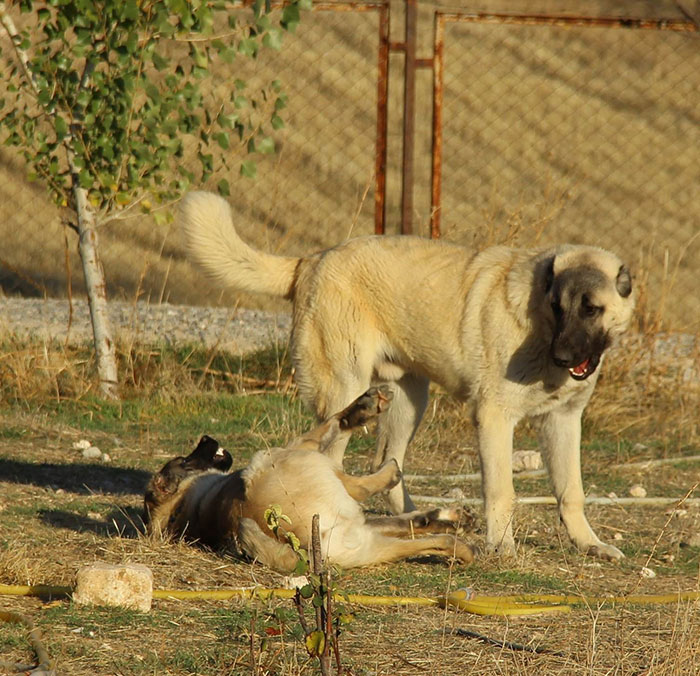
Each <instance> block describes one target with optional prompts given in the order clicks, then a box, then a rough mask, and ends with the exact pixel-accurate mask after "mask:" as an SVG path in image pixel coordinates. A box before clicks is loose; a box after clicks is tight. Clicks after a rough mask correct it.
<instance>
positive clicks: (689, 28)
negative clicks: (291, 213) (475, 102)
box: [430, 10, 698, 239]
mask: <svg viewBox="0 0 700 676" xmlns="http://www.w3.org/2000/svg"><path fill="white" fill-rule="evenodd" d="M448 23H492V24H500V25H514V24H516V25H527V26H550V27H551V26H561V27H567V28H570V27H572V26H578V27H604V28H625V29H632V30H665V31H677V32H697V31H698V27H697V26H696V25H695V23H693V22H692V21H685V20H680V19H631V18H613V17H583V16H547V15H539V14H530V15H528V14H491V13H454V12H441V11H440V10H437V11H436V12H435V17H434V35H433V60H432V61H433V129H432V174H431V198H430V237H431V238H433V239H437V238H439V237H440V218H441V213H440V209H441V198H442V140H443V139H442V113H443V95H444V68H445V55H444V47H445V26H446V25H447V24H448Z"/></svg>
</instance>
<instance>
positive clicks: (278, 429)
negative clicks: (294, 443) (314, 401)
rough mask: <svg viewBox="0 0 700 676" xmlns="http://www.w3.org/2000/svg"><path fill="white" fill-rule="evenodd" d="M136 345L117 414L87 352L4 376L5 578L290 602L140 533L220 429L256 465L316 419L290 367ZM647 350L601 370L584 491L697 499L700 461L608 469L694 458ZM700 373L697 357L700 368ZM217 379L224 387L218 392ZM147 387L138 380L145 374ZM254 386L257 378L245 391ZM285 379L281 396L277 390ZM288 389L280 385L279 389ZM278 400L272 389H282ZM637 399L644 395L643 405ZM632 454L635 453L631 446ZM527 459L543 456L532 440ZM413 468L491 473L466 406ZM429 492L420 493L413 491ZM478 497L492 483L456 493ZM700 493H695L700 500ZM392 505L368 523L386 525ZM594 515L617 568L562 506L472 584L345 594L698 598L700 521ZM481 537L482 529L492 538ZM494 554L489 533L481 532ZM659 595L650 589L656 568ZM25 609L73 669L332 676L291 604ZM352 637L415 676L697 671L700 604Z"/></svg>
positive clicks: (409, 577)
mask: <svg viewBox="0 0 700 676" xmlns="http://www.w3.org/2000/svg"><path fill="white" fill-rule="evenodd" d="M129 348H130V349H129V350H128V352H127V351H126V349H124V350H121V352H120V354H121V356H122V359H123V363H124V364H127V363H128V364H129V366H128V371H129V373H131V374H132V377H131V378H130V384H129V385H128V387H127V388H126V398H125V400H124V402H123V403H122V405H121V406H116V407H110V406H107V405H105V404H103V403H100V402H99V401H98V400H96V399H94V398H93V396H92V392H93V391H94V386H93V381H92V378H91V375H90V374H91V360H90V358H89V350H81V349H78V348H75V347H70V348H68V347H63V346H55V345H49V344H46V345H44V344H35V345H31V344H26V343H25V344H21V343H18V342H11V343H7V344H6V345H5V349H4V350H3V357H2V360H0V370H2V383H3V386H2V387H3V390H2V392H3V399H4V400H5V401H6V402H14V403H12V404H11V405H10V406H6V407H5V408H4V410H3V411H2V413H1V416H2V429H3V432H2V434H1V435H0V477H1V478H0V485H1V486H2V491H1V492H0V581H1V582H2V583H10V584H27V583H29V584H36V583H51V584H59V585H71V584H72V582H73V578H74V575H75V572H76V571H77V570H78V568H79V567H80V566H82V565H84V564H85V563H88V562H91V561H93V560H102V561H107V562H111V563H123V562H138V563H143V564H146V565H148V566H149V567H150V568H151V569H152V570H153V572H154V578H155V584H156V587H157V588H161V589H164V588H175V589H217V588H230V587H238V586H244V587H247V586H251V585H261V586H279V585H281V584H283V578H282V577H281V576H279V575H277V574H275V573H272V572H270V571H268V570H266V569H264V568H263V567H261V566H258V565H251V564H248V563H242V562H240V561H236V560H234V559H231V558H227V557H223V556H221V555H217V554H216V553H213V552H208V551H203V550H200V549H197V548H194V547H191V546H187V545H185V544H183V543H181V542H177V541H176V542H173V541H165V540H161V539H157V538H149V537H146V536H144V535H143V528H142V523H141V516H140V506H141V499H142V497H141V496H142V491H143V487H144V485H145V482H146V480H147V478H148V473H149V472H150V471H153V470H155V469H157V468H158V467H159V466H160V465H162V463H163V462H164V461H165V460H166V459H167V458H168V457H171V456H172V455H173V454H175V453H179V452H181V451H182V450H183V447H184V446H186V444H188V443H190V442H191V441H192V440H193V439H194V438H196V436H197V435H198V434H199V433H201V432H203V431H209V432H213V433H215V435H216V436H218V438H220V439H222V440H225V442H226V444H227V445H228V446H229V448H231V449H232V450H234V454H235V455H236V457H237V458H238V459H239V460H238V462H241V463H242V462H244V459H245V457H247V456H248V455H249V453H250V452H251V450H252V449H254V448H259V447H262V446H264V445H266V444H270V443H273V444H274V443H279V441H280V440H283V439H284V438H289V437H291V436H294V435H295V434H297V433H298V431H299V430H300V429H303V428H304V427H305V426H307V425H308V424H309V416H308V414H307V413H306V412H305V411H304V410H303V408H302V407H301V406H300V404H299V402H298V400H297V399H296V397H295V395H294V392H293V390H292V391H289V390H286V391H285V394H284V395H283V396H281V395H280V393H279V390H280V387H281V383H284V381H285V377H286V375H288V373H289V372H288V366H287V365H285V364H284V363H283V364H282V370H281V371H280V364H279V362H278V361H277V357H276V356H274V355H268V362H267V364H265V363H263V364H262V365H261V364H256V365H252V364H246V365H244V366H243V367H242V368H241V369H239V370H238V371H237V372H236V373H231V372H230V371H229V374H230V375H229V377H227V376H226V375H225V374H226V371H227V369H226V366H225V362H221V361H217V360H219V359H221V358H223V356H222V355H218V354H213V355H212V353H209V352H203V351H199V352H197V351H196V350H194V351H193V350H191V349H190V350H186V351H183V352H175V351H169V350H166V349H159V348H145V347H138V346H137V345H135V344H131V345H130V346H129ZM647 348H648V344H647V342H646V341H645V340H644V339H643V337H639V338H636V339H634V340H631V341H630V343H629V345H628V346H626V347H625V348H623V349H621V350H619V351H618V353H617V354H616V355H614V356H613V358H610V359H608V360H607V362H606V364H605V369H604V373H603V377H602V378H601V381H600V386H599V388H598V390H597V392H596V394H595V396H594V398H593V402H592V403H591V406H590V407H589V410H588V414H587V423H586V426H585V438H584V447H585V452H584V477H585V484H586V488H587V490H588V491H589V492H590V493H596V494H601V495H605V494H607V493H609V492H616V493H617V494H618V495H626V494H627V491H628V490H629V488H630V487H631V486H632V485H633V484H635V483H642V484H643V485H644V486H646V488H647V490H648V491H649V494H650V495H662V496H674V497H677V498H681V497H682V496H683V495H685V494H686V493H687V492H688V491H689V489H690V488H691V487H692V486H693V483H694V482H695V481H697V464H694V465H686V466H684V465H683V464H679V465H672V466H668V467H664V469H663V471H655V470H653V469H647V470H639V469H635V470H632V471H627V470H624V469H613V468H612V466H613V465H614V464H615V463H618V462H624V461H632V460H639V459H647V458H656V457H669V456H671V457H674V456H679V455H687V454H690V453H697V450H696V449H697V445H698V431H697V417H696V416H693V411H697V409H698V397H699V393H698V388H697V386H696V384H697V383H695V384H693V383H692V382H691V383H687V382H685V381H684V380H683V377H684V376H683V374H684V373H685V370H684V367H683V364H681V362H680V361H678V360H677V359H671V360H670V361H667V362H663V361H662V360H660V359H652V358H650V357H648V355H647V356H645V354H646V353H645V352H644V350H646V349H647ZM690 357H691V358H695V357H697V355H696V354H691V355H690ZM204 366H206V368H207V369H209V371H210V372H212V373H213V374H214V375H210V376H208V377H207V378H206V379H205V380H202V378H201V374H202V368H203V367H204ZM135 374H138V375H135ZM241 377H244V378H251V379H257V381H258V383H265V382H267V383H268V385H267V387H268V388H269V389H266V387H265V386H264V385H262V386H260V385H259V386H257V387H256V391H260V392H264V394H253V395H246V394H245V392H246V390H247V389H249V388H247V387H246V383H242V381H241V380H240V378H241ZM275 383H277V386H276V387H275V386H274V384H275ZM270 385H272V387H270ZM276 390H277V391H276ZM639 398H642V399H643V400H642V401H641V402H640V401H639ZM79 438H88V439H90V440H91V441H92V442H93V443H95V444H97V445H98V446H99V447H100V448H101V449H102V450H103V451H106V452H107V453H109V455H110V456H111V458H112V459H111V462H110V463H109V464H107V465H105V464H103V463H100V462H99V461H86V460H83V459H82V458H81V457H80V455H79V452H77V451H75V450H73V447H72V444H73V442H74V441H76V440H77V439H79ZM635 442H636V443H635ZM518 443H519V444H520V445H525V446H530V445H531V444H533V443H534V439H533V435H532V432H531V430H530V429H529V428H528V427H527V426H523V427H522V428H521V429H519V430H518ZM371 446H372V438H371V436H370V437H363V438H359V439H358V440H356V441H355V442H354V443H353V445H352V447H351V449H350V453H349V456H348V465H349V467H351V468H352V469H353V470H355V471H365V469H366V467H367V464H368V460H369V457H370V456H371V453H372V450H371ZM407 469H408V471H409V472H418V473H425V474H434V475H438V476H437V477H436V479H435V480H433V481H428V482H422V483H421V484H420V485H419V486H420V492H421V493H426V494H429V495H443V494H445V493H446V492H447V491H449V490H450V488H452V487H453V486H454V484H450V483H449V482H445V481H442V480H440V479H439V475H441V474H448V473H449V474H453V473H458V472H469V471H474V470H476V469H478V461H477V455H476V452H475V448H474V444H473V430H472V429H471V426H470V423H469V421H468V418H467V416H466V415H465V411H464V410H463V407H462V405H461V404H459V403H457V402H455V401H454V400H452V399H450V398H449V397H447V396H445V395H444V394H442V393H441V392H439V391H436V392H434V396H433V400H432V402H431V407H430V409H429V412H428V414H427V416H426V420H425V423H424V425H423V426H422V428H421V430H420V431H419V434H418V437H417V439H416V440H415V444H414V448H413V450H412V452H411V453H410V454H409V456H408V458H407ZM416 486H417V485H415V484H414V490H418V488H417V487H416ZM461 488H462V489H463V490H464V491H465V493H466V494H467V495H478V491H479V488H478V484H469V485H464V484H462V485H461ZM517 490H518V493H519V494H521V495H541V494H547V493H548V487H547V484H546V481H545V480H540V479H532V480H518V481H517ZM696 497H697V496H696ZM381 506H382V505H381V502H380V501H377V502H375V503H372V505H371V507H372V508H381ZM588 515H589V518H590V520H591V522H592V524H593V526H594V528H595V529H596V530H597V531H598V532H599V533H601V535H602V536H603V537H605V538H606V539H613V538H614V536H615V534H617V537H615V542H616V544H618V545H619V546H621V547H622V548H623V550H624V551H625V553H626V554H627V558H626V559H625V561H623V562H622V564H620V565H614V564H608V563H600V562H596V561H591V560H589V559H586V558H585V557H582V556H580V555H579V554H577V553H575V552H574V551H573V550H572V549H571V547H570V546H569V544H568V543H567V542H566V541H565V536H564V534H563V533H562V532H561V531H560V530H559V528H558V525H557V523H556V516H555V513H554V511H553V510H552V509H549V508H543V507H524V508H520V509H519V510H518V511H517V513H516V520H515V524H514V525H515V530H516V539H517V541H518V542H519V543H520V548H519V551H518V555H517V558H516V559H515V560H512V561H500V560H496V559H491V558H482V559H481V560H479V561H478V562H477V563H475V564H474V565H472V566H469V567H459V566H452V567H451V566H446V565H445V564H444V563H440V562H437V561H433V560H428V561H411V562H406V563H401V564H396V565H392V566H378V567H375V568H371V569H368V570H360V571H349V572H347V573H343V574H341V575H340V576H339V577H338V578H337V585H338V586H339V588H341V589H343V590H345V591H347V592H355V593H369V594H378V595H384V594H394V595H407V596H435V595H441V594H444V593H447V592H448V591H450V590H453V589H455V588H458V587H463V586H467V587H472V588H473V589H475V590H476V591H477V593H481V594H511V593H518V592H522V593H552V592H554V593H573V594H583V595H593V594H595V595H608V594H616V595H623V594H630V593H650V594H653V593H662V592H674V591H679V590H683V591H690V590H700V551H699V550H698V548H697V547H692V546H689V545H688V543H689V542H690V541H691V539H692V537H693V536H694V535H696V534H697V533H698V531H700V510H698V508H697V507H692V508H687V509H684V510H681V511H680V512H677V513H675V514H670V513H668V510H666V509H664V508H649V507H647V508H643V507H626V508H622V507H612V508H604V507H591V508H589V509H588ZM479 523H480V520H479V517H477V524H479ZM472 538H473V539H474V541H475V542H476V543H477V544H479V543H481V542H482V533H481V532H480V530H479V529H477V532H476V533H474V534H473V535H472ZM644 566H647V567H650V568H652V569H653V570H654V571H655V572H656V574H657V575H656V577H655V578H643V577H641V576H640V570H641V568H642V567H644ZM2 603H3V605H4V606H6V607H9V608H12V609H14V610H20V611H24V612H27V613H28V614H30V615H31V616H32V617H33V618H34V619H35V621H36V622H37V623H38V624H39V626H40V627H41V629H42V632H43V634H44V636H45V642H46V644H47V646H48V648H49V651H50V653H51V655H52V657H54V658H55V659H57V661H58V665H59V668H60V669H61V670H62V671H63V672H65V673H71V674H75V675H76V676H83V675H87V674H94V673H110V674H149V673H161V674H173V675H177V676H180V675H184V674H221V673H228V674H279V675H281V676H291V675H293V674H311V673H316V669H317V667H316V666H315V664H314V662H313V661H312V660H311V659H310V658H308V657H307V656H306V654H305V652H304V649H303V646H302V644H301V641H300V639H301V636H300V629H299V625H298V621H297V620H296V619H295V614H294V611H293V608H292V607H291V605H290V604H289V603H288V602H284V601H270V602H258V603H253V604H238V603H232V602H213V601H206V602H205V601H199V602H193V601H190V602H183V601H179V602H178V601H157V602H156V603H155V604H154V609H153V611H152V612H151V613H150V614H149V615H148V616H140V615H138V614H135V613H129V612H123V611H117V610H107V609H88V608H78V607H75V606H73V605H71V604H69V603H68V602H66V601H57V602H53V603H48V604H46V603H42V602H41V601H39V600H37V599H28V598H27V599H22V598H10V597H7V598H4V599H3V601H2ZM342 612H344V613H346V614H348V618H350V617H352V620H351V621H350V622H349V623H348V624H346V625H344V630H343V634H342V638H341V654H342V658H343V664H344V666H345V667H346V668H348V669H350V670H351V673H353V674H355V675H357V676H359V675H363V674H386V675H387V676H390V675H391V676H398V675H401V676H404V675H406V676H408V675H409V674H421V673H425V672H426V671H431V672H433V673H436V674H441V676H442V675H446V676H449V675H451V674H455V675H457V674H464V673H479V674H484V675H485V676H487V675H494V676H495V675H496V674H540V673H546V674H590V675H596V676H597V675H599V674H600V675H601V676H602V675H603V674H610V673H620V674H623V673H624V674H640V675H641V674H663V675H668V676H679V675H681V674H683V675H685V674H688V675H690V674H693V673H697V672H698V670H700V647H699V645H698V642H697V636H698V634H699V633H700V619H699V617H698V611H697V603H681V604H671V605H663V606H635V607H626V606H616V607H614V608H613V607H609V606H602V607H599V606H597V605H595V604H594V605H592V606H590V607H585V606H584V607H577V608H574V610H573V611H572V612H571V613H570V614H568V615H555V616H542V617H528V618H522V619H517V618H515V619H514V618H511V619H504V618H481V617H476V616H471V615H466V614H461V613H458V612H455V611H451V610H448V611H446V610H439V609H435V608H412V607H409V608H403V609H397V608H385V609H382V608H377V607H369V606H368V607H347V608H345V609H344V610H343V611H342ZM455 629H466V630H469V631H476V632H478V633H480V634H483V635H485V636H487V637H489V638H492V639H495V640H507V641H510V642H513V643H518V644H523V645H525V646H530V647H534V646H538V647H540V648H544V649H545V650H546V652H543V653H540V654H535V653H532V652H527V651H520V650H513V649H510V648H506V647H502V646H501V647H498V646H494V645H489V644H486V643H483V642H481V641H479V640H477V639H475V638H469V637H464V636H459V635H457V634H455V633H453V630H455ZM0 649H1V650H2V652H3V653H4V655H5V658H6V659H11V660H17V661H27V660H29V659H30V658H31V655H30V654H29V648H28V645H27V643H26V641H25V640H24V638H23V635H22V632H21V631H20V630H17V631H15V630H14V629H10V628H5V627H2V626H0Z"/></svg>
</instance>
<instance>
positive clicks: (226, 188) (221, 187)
mask: <svg viewBox="0 0 700 676" xmlns="http://www.w3.org/2000/svg"><path fill="white" fill-rule="evenodd" d="M216 188H217V190H218V191H219V195H223V196H224V197H228V196H229V195H230V194H231V186H230V185H229V184H228V181H227V180H226V179H225V178H222V179H221V180H220V181H219V182H218V183H217V184H216Z"/></svg>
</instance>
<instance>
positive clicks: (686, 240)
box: [441, 16, 700, 328]
mask: <svg viewBox="0 0 700 676" xmlns="http://www.w3.org/2000/svg"><path fill="white" fill-rule="evenodd" d="M699 74H700V34H698V33H695V32H690V31H672V30H660V29H659V30H646V29H638V28H624V27H620V26H618V25H616V24H613V25H612V26H599V25H586V26H581V25H573V24H572V25H566V26H561V25H519V24H513V23H510V22H508V23H506V22H505V21H488V22H479V21H474V20H473V17H471V18H470V17H463V16H462V17H459V16H454V17H452V20H448V21H447V22H446V24H445V32H444V100H443V104H444V110H443V120H444V127H443V133H444V156H443V174H442V178H443V184H442V195H443V196H442V209H441V223H442V231H443V233H444V235H445V236H446V237H447V238H449V239H466V240H473V241H474V242H475V243H476V244H478V245H483V244H487V243H492V242H493V241H503V240H506V241H507V240H515V241H520V242H522V243H524V244H526V245H530V244H533V243H536V242H541V243H549V242H556V241H569V242H576V243H588V244H595V245H599V246H602V247H606V248H610V249H612V250H615V251H617V252H619V253H620V254H621V255H622V256H623V257H626V258H627V259H628V260H629V262H630V263H631V264H634V267H635V268H636V269H637V270H638V273H642V274H643V275H644V276H645V279H644V280H643V281H644V282H645V284H646V290H647V296H646V303H647V307H646V309H647V311H649V312H652V311H655V310H659V309H660V304H661V303H664V302H665V303H666V307H665V308H663V309H664V310H665V312H666V315H667V317H668V318H670V319H672V320H673V322H674V323H675V324H676V325H678V326H685V327H688V326H693V325H694V327H695V328H697V320H698V315H699V314H700V297H699V296H700V294H699V293H698V292H699V288H700V285H699V283H698V274H699V273H700V236H699V233H700V200H699V199H698V198H699V197H700V193H699V190H700V188H699V186H700V154H699V151H698V149H699V148H700V86H699V85H700V82H699V81H698V75H699ZM647 275H648V277H647Z"/></svg>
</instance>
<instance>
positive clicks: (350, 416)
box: [340, 385, 394, 429]
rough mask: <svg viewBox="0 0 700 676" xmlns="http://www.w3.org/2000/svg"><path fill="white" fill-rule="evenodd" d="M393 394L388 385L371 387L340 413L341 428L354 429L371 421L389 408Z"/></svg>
mask: <svg viewBox="0 0 700 676" xmlns="http://www.w3.org/2000/svg"><path fill="white" fill-rule="evenodd" d="M393 396H394V395H393V393H392V391H391V389H389V387H388V386H387V385H379V386H378V387H372V388H370V389H369V390H367V392H365V393H364V394H363V395H362V396H361V397H358V398H357V399H355V401H354V402H353V403H352V404H350V406H348V407H347V408H346V409H345V410H344V411H343V412H342V413H341V414H340V426H341V428H343V429H352V428H353V427H360V426H361V425H364V424H365V423H367V422H369V421H370V420H371V419H372V418H374V417H376V416H377V415H379V414H380V413H381V412H382V411H385V410H386V409H387V407H388V406H389V402H391V399H392V398H393Z"/></svg>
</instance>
